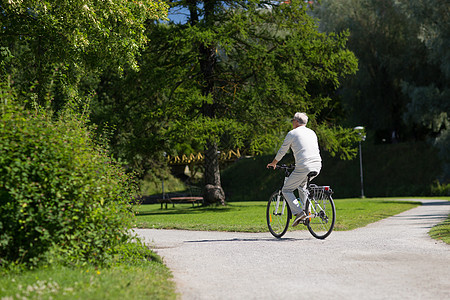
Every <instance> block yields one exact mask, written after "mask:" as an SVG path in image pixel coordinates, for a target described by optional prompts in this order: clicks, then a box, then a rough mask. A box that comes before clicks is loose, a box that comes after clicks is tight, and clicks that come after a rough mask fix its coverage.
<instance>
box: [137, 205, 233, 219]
mask: <svg viewBox="0 0 450 300" xmlns="http://www.w3.org/2000/svg"><path fill="white" fill-rule="evenodd" d="M232 209H233V208H231V207H217V208H215V207H194V208H172V209H158V210H152V211H143V212H138V213H136V217H139V216H156V215H157V216H160V215H194V214H202V213H209V212H215V213H220V212H228V211H230V210H232Z"/></svg>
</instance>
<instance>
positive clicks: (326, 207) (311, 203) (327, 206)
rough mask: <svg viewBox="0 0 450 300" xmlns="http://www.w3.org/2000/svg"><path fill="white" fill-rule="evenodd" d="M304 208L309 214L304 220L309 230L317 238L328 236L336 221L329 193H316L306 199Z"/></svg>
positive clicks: (334, 209)
mask: <svg viewBox="0 0 450 300" xmlns="http://www.w3.org/2000/svg"><path fill="white" fill-rule="evenodd" d="M305 208H306V209H305V211H306V212H307V215H309V218H307V219H306V220H305V225H306V227H308V230H309V232H310V233H311V234H312V235H313V236H314V237H315V238H318V239H324V238H326V237H327V236H329V235H330V233H331V231H333V228H334V223H335V221H336V208H335V206H334V201H333V198H332V197H331V194H327V193H323V192H322V193H318V195H316V196H315V197H313V198H312V199H308V200H307V201H306V206H305Z"/></svg>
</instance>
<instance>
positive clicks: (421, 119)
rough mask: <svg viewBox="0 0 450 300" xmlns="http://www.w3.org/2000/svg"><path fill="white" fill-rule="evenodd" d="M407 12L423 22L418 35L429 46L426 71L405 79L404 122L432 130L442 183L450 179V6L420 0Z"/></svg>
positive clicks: (410, 4)
mask: <svg viewBox="0 0 450 300" xmlns="http://www.w3.org/2000/svg"><path fill="white" fill-rule="evenodd" d="M408 4H409V5H408V6H407V8H408V12H409V13H410V15H411V17H412V19H413V20H414V21H415V22H416V23H417V24H419V25H420V28H421V32H420V35H418V36H417V38H418V39H419V40H420V41H421V42H422V44H423V45H424V46H425V48H426V56H425V58H426V59H425V61H424V63H425V64H426V66H427V69H425V70H427V72H426V74H421V76H420V78H421V79H422V80H417V79H416V78H414V80H409V81H405V82H404V84H403V92H404V93H405V94H406V95H408V97H409V98H410V99H411V100H410V102H409V103H408V104H407V107H406V108H407V109H406V112H405V114H404V119H405V121H406V122H407V123H408V124H410V125H412V126H415V127H419V128H422V129H425V130H426V131H427V132H429V135H430V136H431V138H432V141H433V143H434V145H435V146H436V147H437V148H438V149H439V153H440V157H441V159H442V160H443V163H444V172H443V174H442V177H441V181H442V182H449V181H450V158H449V157H450V153H449V151H450V150H449V149H450V101H449V98H450V53H449V51H448V49H449V43H450V28H449V26H448V24H449V22H450V7H449V6H448V5H447V4H446V3H445V2H442V1H435V0H433V1H422V0H417V1H413V2H411V3H408Z"/></svg>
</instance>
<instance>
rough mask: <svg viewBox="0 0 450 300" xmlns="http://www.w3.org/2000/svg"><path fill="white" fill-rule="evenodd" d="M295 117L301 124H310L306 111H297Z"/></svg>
mask: <svg viewBox="0 0 450 300" xmlns="http://www.w3.org/2000/svg"><path fill="white" fill-rule="evenodd" d="M294 119H295V120H297V121H298V123H299V124H300V125H306V124H308V116H307V115H306V114H305V113H301V112H297V113H295V115H294Z"/></svg>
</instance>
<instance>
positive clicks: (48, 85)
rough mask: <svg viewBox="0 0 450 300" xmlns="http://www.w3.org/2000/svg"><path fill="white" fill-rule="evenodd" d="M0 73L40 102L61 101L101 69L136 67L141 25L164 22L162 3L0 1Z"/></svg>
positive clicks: (128, 0)
mask: <svg viewBox="0 0 450 300" xmlns="http://www.w3.org/2000/svg"><path fill="white" fill-rule="evenodd" d="M0 11H1V13H0V25H1V26H0V36H1V37H2V38H1V42H0V55H1V56H0V58H1V61H2V64H1V65H0V72H1V73H0V74H1V75H9V76H10V77H11V80H12V81H14V82H15V85H16V88H19V90H21V91H29V90H30V89H32V90H33V91H34V93H35V95H36V97H37V99H38V102H41V103H39V104H43V103H42V102H43V101H44V100H43V99H44V98H45V95H48V94H49V93H51V94H53V95H54V94H56V95H57V96H56V97H54V98H55V99H54V101H60V102H64V101H65V100H67V98H68V97H70V96H73V95H74V93H75V92H76V91H77V90H78V89H80V88H81V89H82V81H86V78H84V77H86V76H87V77H89V76H90V74H89V73H88V72H87V71H88V70H91V71H92V70H96V69H97V68H98V67H103V66H104V65H108V64H109V65H114V66H115V67H118V68H122V67H123V66H124V65H126V64H129V65H131V66H132V67H134V68H136V67H137V64H136V55H137V54H138V51H139V49H141V48H142V46H144V45H145V43H146V42H147V41H148V40H147V37H146V35H145V34H144V31H145V22H147V20H149V19H159V18H165V17H166V15H167V5H166V4H165V3H164V2H162V1H159V0H155V1H131V0H117V1H90V0H74V1H63V0H54V1H37V0H24V1H4V0H2V1H1V2H0Z"/></svg>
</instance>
